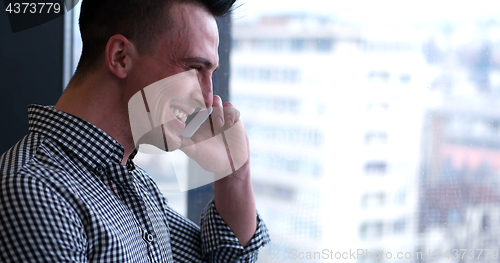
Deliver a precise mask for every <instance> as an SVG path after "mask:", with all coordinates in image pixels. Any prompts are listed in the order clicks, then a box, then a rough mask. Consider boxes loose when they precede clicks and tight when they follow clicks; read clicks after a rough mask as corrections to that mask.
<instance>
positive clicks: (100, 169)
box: [95, 165, 104, 175]
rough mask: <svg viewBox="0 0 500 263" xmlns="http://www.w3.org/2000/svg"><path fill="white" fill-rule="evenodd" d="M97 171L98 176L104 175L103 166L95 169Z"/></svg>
mask: <svg viewBox="0 0 500 263" xmlns="http://www.w3.org/2000/svg"><path fill="white" fill-rule="evenodd" d="M95 171H96V172H97V174H99V175H101V174H103V173H104V168H102V166H100V165H99V166H97V167H96V168H95Z"/></svg>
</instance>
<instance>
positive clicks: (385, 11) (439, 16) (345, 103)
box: [230, 0, 500, 262]
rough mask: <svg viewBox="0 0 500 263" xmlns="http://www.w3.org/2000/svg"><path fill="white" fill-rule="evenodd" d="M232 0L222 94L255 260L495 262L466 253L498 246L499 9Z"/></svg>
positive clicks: (441, 2)
mask: <svg viewBox="0 0 500 263" xmlns="http://www.w3.org/2000/svg"><path fill="white" fill-rule="evenodd" d="M242 4H243V5H242V6H241V7H240V8H238V9H236V10H235V11H234V14H233V28H232V37H233V43H235V44H234V45H233V49H232V52H231V54H232V55H231V56H232V57H231V67H232V70H231V85H230V92H231V96H232V102H233V104H234V105H235V106H236V107H237V108H239V109H240V110H241V113H242V120H243V122H244V125H245V127H246V129H247V132H248V135H249V140H250V144H251V145H250V146H251V167H252V178H253V183H254V189H255V194H256V200H257V207H258V210H259V212H260V213H261V215H262V216H263V218H264V220H265V222H266V224H267V226H268V229H269V231H270V234H271V238H272V243H271V244H270V245H269V246H267V247H265V248H264V249H263V250H262V251H261V253H260V255H259V262H292V261H293V262H322V261H327V260H325V259H338V258H335V253H336V252H341V253H342V252H349V250H350V249H351V250H353V251H354V250H357V249H360V250H361V251H363V255H361V256H358V254H356V258H352V257H349V258H348V259H342V260H349V261H350V262H410V261H411V262H417V261H418V262H422V261H432V262H438V261H443V260H452V261H453V262H459V261H470V262H472V261H478V262H479V261H485V262H490V261H491V262H492V261H495V260H498V254H497V253H498V251H493V250H492V251H491V252H490V254H489V256H488V258H486V255H485V253H483V254H481V255H479V252H480V249H498V247H499V245H500V244H499V243H500V241H499V240H500V239H498V238H496V237H497V236H498V235H499V234H500V233H499V232H498V231H500V212H499V211H500V203H499V202H500V198H499V197H500V188H499V186H500V185H499V182H500V181H499V179H498V174H499V172H500V131H499V126H500V125H499V123H500V107H499V106H498V105H499V104H498V99H499V96H500V70H499V69H498V68H499V66H500V19H499V17H500V16H499V15H500V11H498V9H495V8H492V4H491V2H488V1H484V0H480V1H474V2H468V3H466V2H463V3H461V2H456V1H448V0H437V1H396V0H379V1H368V0H357V1H340V2H339V1H328V0H311V1H284V0H275V1H264V0H252V1H244V2H243V3H242ZM325 249H326V250H327V253H326V254H324V251H325ZM453 249H457V250H458V252H459V253H461V254H460V257H461V256H462V254H463V250H462V251H460V249H473V250H474V251H473V252H474V254H473V255H472V254H471V255H470V257H473V258H470V257H469V258H467V259H465V257H467V256H468V255H469V254H468V255H466V256H465V257H464V259H461V258H458V259H457V258H455V254H454V253H455V251H453ZM476 249H477V250H476ZM437 250H439V255H438V258H436V257H435V255H434V254H432V255H431V254H430V252H435V251H437ZM331 251H333V254H330V252H331ZM382 251H383V255H382V256H381V255H380V254H378V257H377V256H376V255H377V254H376V253H382ZM301 252H302V254H301ZM307 252H310V253H309V257H307V256H308V254H307ZM314 252H319V253H318V254H320V255H321V256H320V257H319V256H318V254H314ZM399 252H402V254H399V256H401V257H398V253H399ZM468 252H470V251H468ZM387 253H392V259H391V258H389V259H388V256H391V254H387ZM446 253H447V254H446ZM366 255H368V256H367V257H365V256H366ZM446 255H447V256H448V258H447V257H446ZM422 256H423V258H422ZM419 257H420V258H419ZM315 260H316V261H315Z"/></svg>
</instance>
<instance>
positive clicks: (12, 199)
mask: <svg viewBox="0 0 500 263" xmlns="http://www.w3.org/2000/svg"><path fill="white" fill-rule="evenodd" d="M28 112H29V131H30V132H29V134H28V135H27V136H25V137H24V138H23V139H22V140H21V141H19V142H18V143H17V144H16V145H14V146H13V147H12V148H11V149H10V150H9V151H7V152H6V153H5V154H3V155H2V157H1V158H0V262H255V261H256V260H257V255H258V250H259V249H260V248H261V247H263V246H264V245H265V244H267V243H269V242H270V239H269V235H268V232H267V229H266V226H265V224H264V222H263V221H262V219H261V218H260V216H259V214H258V213H257V214H256V215H257V222H258V227H257V230H256V232H255V235H254V236H253V238H252V239H251V240H250V242H249V244H248V245H247V246H246V247H242V246H241V245H240V244H239V242H238V240H237V238H236V237H235V236H234V233H233V232H232V231H231V230H230V228H229V227H228V226H227V225H226V224H225V222H224V221H223V220H222V218H221V217H220V215H219V214H218V213H217V210H216V209H215V205H214V202H213V200H212V201H211V202H210V203H209V204H208V205H207V207H206V208H205V210H204V212H203V213H202V217H201V221H200V222H201V223H200V225H201V228H200V227H198V226H197V225H196V224H194V223H193V222H191V221H189V220H188V219H186V218H185V217H183V216H181V215H180V214H179V213H177V212H175V211H174V210H172V208H170V207H169V205H168V203H167V200H166V198H165V197H163V195H162V194H161V193H160V191H159V190H158V187H157V186H156V184H155V183H154V182H153V180H152V179H151V178H150V177H149V176H148V175H147V173H146V172H145V171H144V170H142V169H141V168H140V167H137V166H135V165H134V164H133V162H132V161H131V159H132V158H133V156H132V158H131V159H130V160H129V161H128V163H127V165H121V164H120V163H121V160H122V157H123V154H124V151H123V147H122V146H121V145H120V144H119V143H118V142H117V141H116V140H114V139H113V138H112V137H111V136H109V135H107V134H106V133H105V132H103V131H102V130H100V129H99V128H97V127H95V126H94V125H92V124H90V123H88V122H86V121H84V120H82V119H79V118H77V117H75V116H72V115H69V114H66V113H64V112H61V111H58V110H55V109H54V108H52V107H44V106H38V105H31V106H29V107H28Z"/></svg>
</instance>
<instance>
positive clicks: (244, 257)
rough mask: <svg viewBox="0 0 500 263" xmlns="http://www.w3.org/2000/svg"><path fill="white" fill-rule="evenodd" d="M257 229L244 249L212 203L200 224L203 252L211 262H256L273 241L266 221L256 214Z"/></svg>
mask: <svg viewBox="0 0 500 263" xmlns="http://www.w3.org/2000/svg"><path fill="white" fill-rule="evenodd" d="M256 216H257V229H256V230H255V233H254V235H253V237H252V238H251V239H250V241H249V242H248V244H247V245H246V246H245V247H243V246H241V245H240V243H239V241H238V238H237V237H236V236H235V235H234V233H233V231H232V230H231V229H230V228H229V226H228V225H227V224H226V222H224V220H223V219H222V217H221V216H220V215H219V213H218V212H217V209H215V202H214V200H213V199H212V201H211V202H210V203H209V204H208V205H207V206H206V207H205V209H204V211H203V213H202V216H201V222H200V228H201V239H202V252H203V254H204V255H207V256H208V259H209V262H242V263H243V262H256V261H257V255H258V253H259V249H260V248H262V247H263V246H265V245H266V244H267V243H269V242H270V241H271V239H270V238H269V234H268V231H267V228H266V225H265V224H264V221H263V220H262V218H261V217H260V215H259V213H258V212H256Z"/></svg>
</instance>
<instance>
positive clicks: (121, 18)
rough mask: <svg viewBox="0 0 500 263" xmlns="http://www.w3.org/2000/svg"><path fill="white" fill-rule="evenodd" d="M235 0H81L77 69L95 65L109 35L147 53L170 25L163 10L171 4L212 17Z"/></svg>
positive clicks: (89, 70) (88, 69) (221, 12)
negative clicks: (196, 7)
mask: <svg viewBox="0 0 500 263" xmlns="http://www.w3.org/2000/svg"><path fill="white" fill-rule="evenodd" d="M235 1H236V0H83V1H82V6H81V11H80V20H79V23H80V33H81V35H82V41H83V49H82V56H81V58H80V61H79V63H78V67H77V72H78V73H79V74H82V75H85V74H86V73H88V72H91V71H92V70H93V69H95V68H96V65H97V62H98V60H99V59H100V58H102V56H103V55H104V49H105V47H106V44H107V42H108V40H109V38H110V37H111V36H113V35H115V34H121V35H123V36H125V37H126V38H128V39H129V40H131V41H132V42H133V43H134V45H135V46H136V47H137V49H138V51H139V53H141V54H151V53H152V51H153V49H154V43H155V42H156V40H157V38H158V37H159V36H160V35H161V34H162V33H164V32H165V30H167V29H168V28H169V27H170V26H171V25H172V22H171V21H170V18H169V17H166V16H165V12H164V11H165V9H167V8H170V7H171V6H172V4H174V3H192V4H195V5H200V6H202V7H204V8H206V9H207V10H208V11H209V12H210V13H211V14H212V15H214V16H223V15H225V14H226V13H228V12H229V10H230V9H231V7H232V6H233V4H234V2H235Z"/></svg>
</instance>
